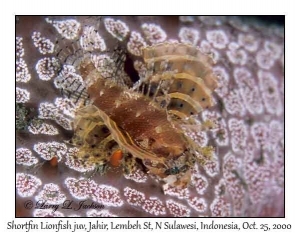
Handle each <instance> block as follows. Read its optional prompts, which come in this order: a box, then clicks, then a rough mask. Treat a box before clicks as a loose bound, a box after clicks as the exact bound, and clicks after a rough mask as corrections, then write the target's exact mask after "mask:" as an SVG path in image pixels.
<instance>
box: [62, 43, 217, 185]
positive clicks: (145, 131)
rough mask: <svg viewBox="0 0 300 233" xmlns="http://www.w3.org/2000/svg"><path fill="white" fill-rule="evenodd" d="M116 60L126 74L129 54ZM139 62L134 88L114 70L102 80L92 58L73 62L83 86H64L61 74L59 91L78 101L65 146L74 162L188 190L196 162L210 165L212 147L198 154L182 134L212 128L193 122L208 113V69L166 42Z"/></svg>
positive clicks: (195, 53) (201, 59) (183, 47)
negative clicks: (72, 150)
mask: <svg viewBox="0 0 300 233" xmlns="http://www.w3.org/2000/svg"><path fill="white" fill-rule="evenodd" d="M115 55H117V56H116V57H115V58H112V59H113V60H114V61H115V63H116V64H115V67H119V68H120V67H121V68H120V69H123V68H124V65H122V64H123V63H124V61H125V60H126V54H125V55H124V53H122V52H121V53H119V52H118V51H116V52H115V53H114V55H113V56H112V57H114V56H115ZM142 57H143V60H144V63H145V65H146V67H147V69H146V72H145V74H144V75H143V77H140V79H139V81H137V82H135V83H133V84H131V83H130V80H129V79H128V78H127V79H126V78H124V77H126V75H123V74H124V71H122V72H117V69H115V70H116V72H115V70H113V71H112V73H113V75H112V76H111V77H110V78H107V77H103V75H102V74H101V70H100V71H99V69H97V68H96V66H95V62H94V60H93V56H92V55H89V56H86V55H85V56H83V57H82V58H81V59H79V60H78V61H76V62H73V64H76V68H77V71H78V73H79V74H80V76H81V78H80V79H77V80H75V79H74V80H68V77H65V76H64V73H63V72H64V69H63V70H62V71H61V73H60V75H59V76H58V78H57V79H56V85H58V86H60V87H61V88H62V91H63V92H64V93H65V94H67V95H68V96H69V97H70V98H71V99H73V100H74V101H76V102H77V101H79V100H83V101H82V107H81V108H80V109H79V110H77V111H76V114H75V119H74V122H73V129H74V136H73V137H72V139H71V140H70V143H71V144H72V145H74V146H76V147H77V148H78V149H79V152H78V154H77V155H76V158H75V159H78V160H80V161H82V162H84V163H86V164H91V163H92V164H96V165H99V166H122V167H123V171H124V172H126V173H131V172H133V171H134V170H135V169H137V167H141V168H142V169H143V170H144V171H146V172H147V173H149V174H153V175H157V176H158V177H160V178H162V179H164V181H165V182H166V183H168V184H170V185H173V186H181V187H185V186H186V185H188V184H189V182H190V177H191V169H192V168H193V167H194V164H195V162H196V161H198V162H199V163H200V164H202V165H204V164H205V162H206V161H208V160H211V159H212V158H211V154H212V150H213V148H212V147H200V146H199V145H197V144H196V143H195V142H194V141H193V139H192V138H190V136H189V135H187V134H186V133H185V129H186V128H189V129H194V130H195V131H199V130H204V129H205V128H206V127H207V126H210V127H212V123H211V124H210V122H203V123H202V124H201V125H199V122H198V121H197V120H196V117H195V116H196V115H197V114H198V113H199V112H201V111H202V110H203V109H206V108H209V107H210V106H212V105H213V100H212V95H211V94H212V91H213V90H214V89H215V88H216V87H217V82H216V77H215V76H214V75H213V73H212V69H211V66H212V61H211V58H210V57H208V56H206V55H204V54H202V53H201V52H200V50H199V49H198V48H196V47H193V46H191V45H187V44H182V43H170V42H165V43H161V44H156V45H153V46H151V47H146V48H144V49H143V56H142ZM120 64H121V65H120ZM127 77H128V76H127Z"/></svg>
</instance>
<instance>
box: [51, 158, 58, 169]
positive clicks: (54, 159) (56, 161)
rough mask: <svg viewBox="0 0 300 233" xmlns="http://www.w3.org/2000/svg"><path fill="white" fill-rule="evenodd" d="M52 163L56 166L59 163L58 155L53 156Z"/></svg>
mask: <svg viewBox="0 0 300 233" xmlns="http://www.w3.org/2000/svg"><path fill="white" fill-rule="evenodd" d="M50 164H51V166H53V167H56V166H57V164H58V160H57V157H53V158H52V159H51V160H50Z"/></svg>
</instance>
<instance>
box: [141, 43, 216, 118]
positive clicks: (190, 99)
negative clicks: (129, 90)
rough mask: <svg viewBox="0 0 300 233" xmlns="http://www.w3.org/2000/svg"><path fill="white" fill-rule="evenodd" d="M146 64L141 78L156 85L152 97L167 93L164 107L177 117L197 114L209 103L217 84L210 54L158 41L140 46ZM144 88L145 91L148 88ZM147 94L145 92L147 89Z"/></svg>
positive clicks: (149, 84)
mask: <svg viewBox="0 0 300 233" xmlns="http://www.w3.org/2000/svg"><path fill="white" fill-rule="evenodd" d="M143 58H144V61H145V63H146V66H147V70H148V72H147V74H146V78H145V80H144V82H145V83H146V85H148V87H149V89H150V88H151V87H156V88H157V89H159V90H155V94H154V95H153V97H154V98H157V97H159V98H158V99H159V100H160V101H162V98H161V97H162V96H164V97H165V98H167V97H168V99H169V100H168V101H167V104H168V106H167V109H168V111H169V113H170V114H173V115H176V116H177V117H178V118H181V119H182V118H187V117H190V116H192V115H194V114H198V113H199V112H201V111H202V110H203V109H206V108H209V107H211V106H212V105H213V100H212V91H213V90H214V89H215V88H216V87H217V80H216V77H215V76H214V74H213V72H212V69H211V66H212V60H211V58H210V57H208V56H206V55H204V54H202V53H201V52H200V51H199V49H197V48H196V47H193V46H191V45H187V44H178V43H162V44H157V45H154V46H151V47H146V48H145V49H144V50H143ZM149 89H148V91H149ZM147 95H148V93H147Z"/></svg>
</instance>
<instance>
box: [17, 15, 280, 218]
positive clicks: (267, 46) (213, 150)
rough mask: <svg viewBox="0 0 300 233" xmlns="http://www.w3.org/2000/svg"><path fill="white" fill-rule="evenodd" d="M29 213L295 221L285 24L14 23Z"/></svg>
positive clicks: (22, 211)
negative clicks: (290, 210) (289, 181)
mask: <svg viewBox="0 0 300 233" xmlns="http://www.w3.org/2000/svg"><path fill="white" fill-rule="evenodd" d="M15 19H16V23H15V28H16V32H15V33H16V34H15V36H16V39H15V40H16V42H15V62H16V68H15V71H16V74H15V77H16V89H15V92H16V99H15V102H16V103H15V114H16V119H15V123H16V124H15V128H16V157H15V159H16V162H15V163H16V170H15V173H16V175H15V177H16V178H15V182H16V192H15V199H16V212H15V214H16V217H128V218H133V217H158V218H159V217H161V218H166V217H284V216H285V198H284V196H285V173H284V164H285V157H284V152H285V149H284V147H285V143H284V98H285V92H284V89H285V87H284V83H285V81H284V43H285V37H284V35H285V34H284V29H285V28H284V27H285V17H284V16H25V15H19V16H16V17H15Z"/></svg>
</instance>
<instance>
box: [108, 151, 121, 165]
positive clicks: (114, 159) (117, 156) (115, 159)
mask: <svg viewBox="0 0 300 233" xmlns="http://www.w3.org/2000/svg"><path fill="white" fill-rule="evenodd" d="M122 158H123V153H122V151H121V150H116V151H115V152H114V153H113V154H112V156H111V157H110V164H111V165H112V166H114V167H118V166H120V162H121V159H122Z"/></svg>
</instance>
